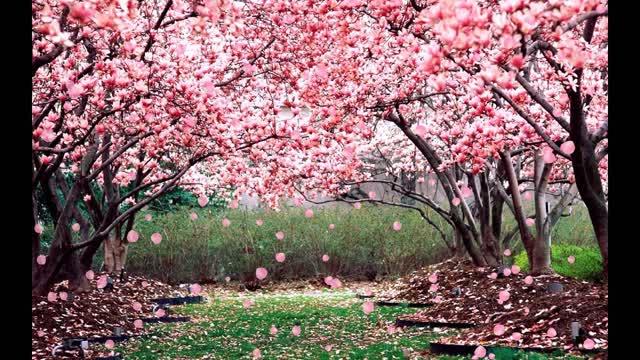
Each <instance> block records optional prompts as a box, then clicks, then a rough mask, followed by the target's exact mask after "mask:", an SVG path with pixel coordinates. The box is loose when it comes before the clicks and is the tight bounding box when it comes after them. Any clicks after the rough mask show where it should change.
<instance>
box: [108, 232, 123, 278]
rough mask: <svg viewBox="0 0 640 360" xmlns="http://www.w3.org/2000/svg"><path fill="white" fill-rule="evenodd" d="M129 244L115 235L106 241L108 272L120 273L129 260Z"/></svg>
mask: <svg viewBox="0 0 640 360" xmlns="http://www.w3.org/2000/svg"><path fill="white" fill-rule="evenodd" d="M128 247H129V244H128V243H127V242H126V241H121V240H120V239H118V238H116V237H115V236H112V237H109V239H107V240H106V241H105V242H104V267H105V271H107V272H108V273H117V274H119V273H120V271H121V270H122V269H124V266H125V262H126V260H127V250H128Z"/></svg>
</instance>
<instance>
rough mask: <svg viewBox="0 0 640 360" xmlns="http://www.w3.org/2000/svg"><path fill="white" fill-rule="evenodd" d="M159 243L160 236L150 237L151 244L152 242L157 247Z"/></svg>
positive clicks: (154, 234) (156, 234)
mask: <svg viewBox="0 0 640 360" xmlns="http://www.w3.org/2000/svg"><path fill="white" fill-rule="evenodd" d="M161 241H162V235H160V233H153V235H151V242H153V243H154V244H156V245H158V244H160V242H161Z"/></svg>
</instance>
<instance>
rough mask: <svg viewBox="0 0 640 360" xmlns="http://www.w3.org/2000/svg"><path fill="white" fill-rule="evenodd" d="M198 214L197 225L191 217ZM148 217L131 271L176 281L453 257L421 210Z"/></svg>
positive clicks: (377, 271) (348, 273)
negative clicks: (156, 238) (278, 257)
mask: <svg viewBox="0 0 640 360" xmlns="http://www.w3.org/2000/svg"><path fill="white" fill-rule="evenodd" d="M191 212H195V213H196V214H197V215H198V219H197V220H191V218H190V214H191ZM225 217H226V218H228V219H229V220H230V221H231V226H229V227H228V228H224V227H223V226H222V219H223V218H225ZM143 218H144V214H142V215H140V216H139V219H140V220H139V221H138V222H137V223H136V225H135V229H136V230H137V231H138V232H139V233H140V240H139V241H138V242H137V243H135V244H131V245H130V246H129V255H128V259H127V266H126V268H127V270H128V271H130V272H138V273H143V274H145V275H148V276H153V277H156V278H159V279H161V280H164V281H169V282H187V281H202V280H207V279H210V280H211V279H216V280H218V281H221V280H222V279H224V277H225V276H231V277H232V278H233V279H235V280H238V279H240V280H248V279H251V278H252V277H253V275H254V273H255V269H256V267H259V266H263V267H266V268H267V269H268V270H269V279H271V280H280V279H288V280H290V279H299V278H308V277H316V276H327V275H332V276H336V275H337V276H341V277H352V278H362V279H373V278H375V277H376V276H379V275H403V274H406V273H409V272H411V271H413V270H415V269H416V268H419V267H421V266H424V265H429V264H432V263H435V262H438V261H441V260H443V259H444V258H446V256H447V255H448V251H447V249H446V247H445V246H444V244H443V243H442V240H441V239H440V237H439V236H438V235H437V232H436V231H435V230H434V229H433V228H431V227H430V226H429V225H428V224H426V223H425V222H424V221H423V220H422V218H421V217H420V216H419V215H418V214H417V213H416V212H413V211H407V210H406V209H399V208H389V207H381V206H366V205H363V206H362V208H361V209H359V210H355V209H353V208H352V207H348V208H324V209H314V216H313V217H312V218H305V216H304V209H301V208H291V209H285V210H282V211H279V212H275V211H272V210H232V209H228V210H225V211H223V212H216V211H211V210H210V209H201V208H195V209H189V208H186V207H184V208H182V209H180V210H179V211H177V212H175V213H170V214H164V215H163V214H156V213H154V214H153V218H152V220H151V221H150V222H147V221H144V219H143ZM257 219H262V220H263V225H262V226H257V225H256V220H257ZM434 219H435V217H434ZM394 221H400V222H401V223H402V230H400V231H394V230H392V224H393V222H394ZM329 224H335V229H333V230H330V229H329ZM444 228H445V229H446V227H444ZM278 231H282V232H283V233H284V235H285V236H284V239H283V240H282V241H280V240H277V239H276V235H275V234H276V233H277V232H278ZM154 232H160V233H161V234H162V236H163V240H162V242H161V243H160V245H154V244H152V243H151V241H150V240H149V239H150V236H151V234H152V233H154ZM278 252H283V253H285V255H286V260H285V262H284V263H278V262H276V261H275V254H276V253H278ZM324 254H327V255H329V256H330V261H329V262H327V263H325V262H323V261H322V259H321V258H322V255H324Z"/></svg>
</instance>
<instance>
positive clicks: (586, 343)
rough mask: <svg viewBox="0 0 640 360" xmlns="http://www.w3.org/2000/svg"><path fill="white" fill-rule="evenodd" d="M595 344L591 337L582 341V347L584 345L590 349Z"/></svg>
mask: <svg viewBox="0 0 640 360" xmlns="http://www.w3.org/2000/svg"><path fill="white" fill-rule="evenodd" d="M595 346H596V343H595V342H594V341H593V340H591V339H587V340H585V341H584V342H583V343H582V347H584V348H585V349H587V350H592V349H593V348H594V347H595Z"/></svg>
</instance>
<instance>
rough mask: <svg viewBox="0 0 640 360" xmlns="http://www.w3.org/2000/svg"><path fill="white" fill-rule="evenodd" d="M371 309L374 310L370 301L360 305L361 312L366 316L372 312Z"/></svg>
mask: <svg viewBox="0 0 640 360" xmlns="http://www.w3.org/2000/svg"><path fill="white" fill-rule="evenodd" d="M373 308H374V304H373V303H372V302H370V301H367V302H365V303H364V304H362V310H363V311H364V313H365V314H367V315H369V314H370V313H371V312H372V311H373Z"/></svg>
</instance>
